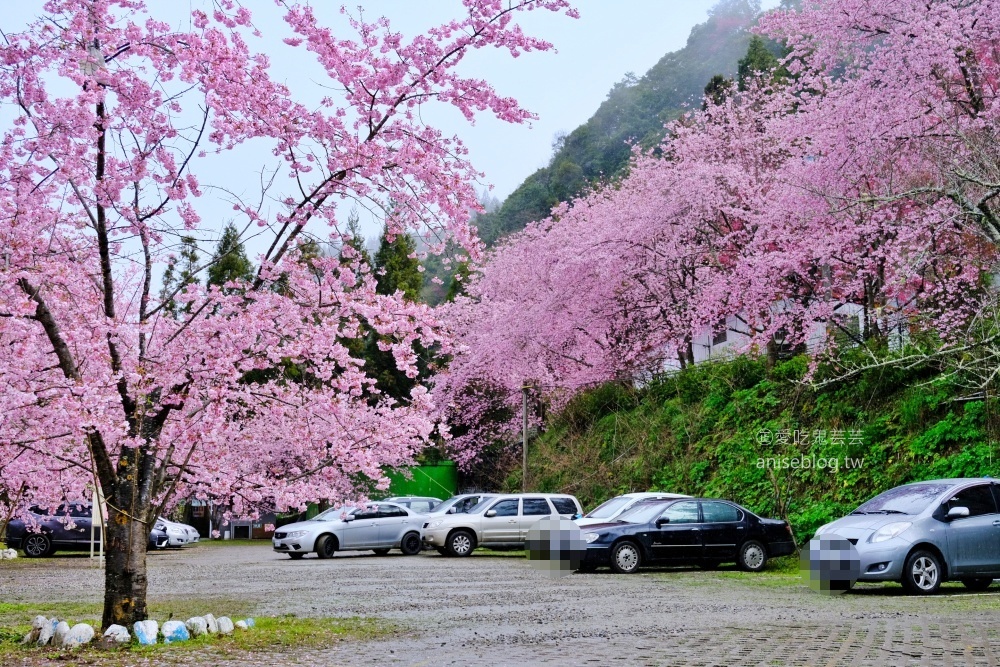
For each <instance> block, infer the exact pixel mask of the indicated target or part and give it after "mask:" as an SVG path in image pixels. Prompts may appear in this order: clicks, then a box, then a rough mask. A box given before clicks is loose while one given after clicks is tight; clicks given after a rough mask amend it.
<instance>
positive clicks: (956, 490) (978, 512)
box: [810, 477, 1000, 594]
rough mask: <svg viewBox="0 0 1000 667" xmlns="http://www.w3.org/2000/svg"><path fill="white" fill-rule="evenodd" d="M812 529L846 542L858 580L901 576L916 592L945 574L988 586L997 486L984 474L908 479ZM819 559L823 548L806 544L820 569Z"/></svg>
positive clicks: (999, 572) (995, 569)
mask: <svg viewBox="0 0 1000 667" xmlns="http://www.w3.org/2000/svg"><path fill="white" fill-rule="evenodd" d="M816 534H817V536H818V538H816V539H814V542H815V543H822V542H823V541H824V540H831V541H832V540H834V539H840V540H843V541H844V548H845V549H846V550H848V551H850V552H853V553H852V554H851V555H850V561H853V563H854V567H855V568H856V570H855V571H856V572H857V576H856V578H857V580H858V581H898V582H900V583H902V585H903V588H905V589H906V590H907V591H908V592H910V593H917V594H929V593H934V592H936V591H937V590H938V588H939V587H940V586H941V583H942V582H944V581H948V580H952V581H954V580H958V581H961V582H962V583H963V584H965V586H966V587H968V588H970V589H972V590H985V589H986V588H988V587H989V586H990V584H992V583H993V579H994V578H995V577H1000V485H998V480H995V479H990V478H988V477H984V478H974V479H937V480H929V481H926V482H915V483H912V484H906V485H903V486H899V487H896V488H895V489H890V490H889V491H886V492H885V493H882V494H880V495H878V496H876V497H875V498H872V499H871V500H869V501H868V502H866V503H864V504H863V505H861V506H860V507H858V508H857V509H856V510H854V511H853V512H851V513H850V514H849V515H848V516H845V517H843V518H842V519H838V520H837V521H834V522H833V523H828V524H826V525H825V526H821V527H820V528H819V530H817V531H816ZM814 551H815V553H814ZM841 553H842V552H840V551H837V552H834V553H833V554H831V555H832V556H833V557H834V558H840V557H841V556H840V554H841ZM822 558H823V551H822V549H815V550H814V549H810V559H811V560H813V561H816V562H814V563H813V564H812V566H811V567H812V569H813V570H814V571H816V572H822V571H823V569H824V563H823V562H821V560H820V559H822ZM834 565H835V566H836V567H837V568H840V567H841V565H840V564H839V563H834ZM827 570H829V567H827Z"/></svg>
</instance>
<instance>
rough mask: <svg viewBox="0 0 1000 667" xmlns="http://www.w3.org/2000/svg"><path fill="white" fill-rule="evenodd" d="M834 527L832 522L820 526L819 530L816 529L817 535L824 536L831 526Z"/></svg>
mask: <svg viewBox="0 0 1000 667" xmlns="http://www.w3.org/2000/svg"><path fill="white" fill-rule="evenodd" d="M832 525H833V522H832V521H831V522H830V523H824V524H823V525H822V526H820V527H819V528H817V529H816V534H817V535H822V534H823V533H825V532H826V531H828V530H830V526H832Z"/></svg>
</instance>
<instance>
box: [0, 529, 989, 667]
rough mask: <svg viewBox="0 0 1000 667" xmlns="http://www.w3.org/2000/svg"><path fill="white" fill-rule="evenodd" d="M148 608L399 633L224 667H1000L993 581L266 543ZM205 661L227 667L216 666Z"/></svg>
mask: <svg viewBox="0 0 1000 667" xmlns="http://www.w3.org/2000/svg"><path fill="white" fill-rule="evenodd" d="M101 585H102V573H101V571H100V570H99V569H98V568H96V567H94V566H93V565H91V564H90V563H89V561H88V559H87V558H85V557H83V558H81V557H74V556H68V557H57V558H55V559H52V560H47V561H26V560H19V561H17V562H16V566H14V567H0V600H3V601H5V602H32V601H37V600H43V599H44V600H53V601H66V602H88V601H99V600H100V599H101ZM150 595H151V597H152V598H159V599H167V598H169V597H171V596H178V597H184V596H197V597H199V598H202V599H206V598H208V599H211V598H215V599H217V600H218V601H219V606H224V605H225V604H227V601H232V600H241V601H244V602H245V604H246V605H247V606H248V607H249V608H250V609H252V611H253V613H255V614H256V615H280V614H289V613H293V614H298V615H300V616H369V617H378V618H382V619H387V620H390V621H392V622H393V623H394V624H396V625H398V626H399V627H400V628H403V630H401V631H400V633H399V635H398V636H390V637H388V638H385V639H380V640H377V641H370V642H341V643H337V644H335V645H332V646H331V647H330V648H328V649H323V650H321V651H318V650H316V649H302V650H298V651H296V650H293V651H291V652H282V653H269V654H267V655H259V656H252V657H251V658H250V659H249V660H243V659H240V660H238V661H236V660H234V661H233V662H232V664H239V665H244V666H246V665H249V664H259V665H274V664H288V665H309V666H312V665H365V664H384V665H451V664H469V663H483V664H488V665H526V664H539V663H541V664H567V665H571V664H572V665H575V664H595V665H601V664H632V665H699V666H702V665H705V666H707V665H734V664H753V665H892V666H898V665H934V666H938V665H997V664H1000V623H998V620H1000V584H998V585H997V586H996V587H995V589H991V590H990V591H989V592H987V593H985V594H974V593H967V592H965V591H964V589H963V588H962V587H961V586H960V585H958V586H954V587H952V586H946V587H945V588H944V589H943V594H941V595H938V596H935V597H932V598H912V597H908V596H904V595H903V594H902V590H901V589H900V588H899V587H877V586H867V585H865V586H862V587H859V588H857V589H856V590H855V591H853V592H852V593H850V594H847V595H841V596H836V597H829V596H825V595H820V594H818V593H814V592H813V591H811V590H809V589H807V588H805V587H804V586H803V585H802V584H801V582H800V581H799V580H798V577H797V576H796V575H794V574H791V573H785V572H765V573H762V574H757V575H750V574H744V573H740V572H735V571H733V570H722V571H718V572H702V571H700V570H694V569H660V570H648V571H645V572H643V573H642V574H639V575H633V576H620V575H613V574H610V573H606V572H604V571H602V572H598V573H596V574H575V575H572V576H569V577H565V578H562V579H557V580H553V579H550V578H549V577H548V576H546V575H544V574H542V573H540V572H538V571H536V570H534V569H532V568H531V567H529V565H528V563H527V561H525V560H524V559H523V558H522V557H520V554H519V553H516V554H499V555H498V554H480V553H477V554H476V555H474V556H472V557H471V558H466V559H451V558H444V557H441V556H438V555H436V554H433V555H430V554H427V553H425V554H422V555H419V556H414V557H403V556H399V555H390V556H386V557H381V558H380V557H376V556H373V555H370V554H367V553H360V554H346V555H342V556H338V557H336V558H334V559H331V560H326V561H323V560H317V559H315V558H312V557H310V558H306V559H304V560H301V561H292V560H289V559H288V558H286V557H284V556H281V555H277V554H274V553H273V552H272V551H271V549H270V548H269V546H268V545H266V544H261V545H260V546H256V545H254V546H216V545H209V544H204V545H199V546H196V547H194V548H190V549H186V550H184V551H171V552H166V553H155V554H151V555H150ZM213 664H229V663H226V662H222V663H219V662H218V661H215V662H213Z"/></svg>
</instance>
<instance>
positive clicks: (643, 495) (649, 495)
mask: <svg viewBox="0 0 1000 667" xmlns="http://www.w3.org/2000/svg"><path fill="white" fill-rule="evenodd" d="M617 497H618V498H639V499H640V500H647V499H654V500H655V499H657V498H664V499H665V498H690V497H691V496H688V495H685V494H683V493H667V492H666V491H642V492H636V493H623V494H621V495H620V496H617Z"/></svg>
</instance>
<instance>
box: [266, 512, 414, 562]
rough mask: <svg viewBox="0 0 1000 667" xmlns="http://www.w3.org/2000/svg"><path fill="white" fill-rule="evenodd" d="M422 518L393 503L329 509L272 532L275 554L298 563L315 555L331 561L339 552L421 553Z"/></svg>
mask: <svg viewBox="0 0 1000 667" xmlns="http://www.w3.org/2000/svg"><path fill="white" fill-rule="evenodd" d="M424 519H425V515H423V514H420V513H417V512H414V511H413V510H410V509H407V508H405V507H402V506H400V505H397V504H395V503H387V502H379V503H369V504H367V505H364V506H363V507H349V506H348V507H337V508H333V509H328V510H326V511H325V512H322V513H320V514H318V515H316V516H315V517H313V518H312V519H309V520H308V521H299V522H298V523H291V524H288V525H287V526H281V527H280V528H278V529H277V530H276V531H275V532H274V537H273V538H272V544H273V546H274V550H275V551H277V552H279V553H286V554H288V555H289V557H291V558H293V559H296V560H297V559H299V558H302V557H303V556H305V555H306V554H307V553H311V552H315V553H316V555H317V556H319V557H320V558H332V557H333V555H334V554H335V553H336V552H338V551H368V550H371V551H374V552H375V553H376V554H377V555H379V556H383V555H385V554H387V553H389V550H390V549H399V550H400V551H402V552H403V553H404V554H405V555H407V556H413V555H415V554H418V553H420V548H421V542H420V526H421V524H422V523H423V522H424Z"/></svg>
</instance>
